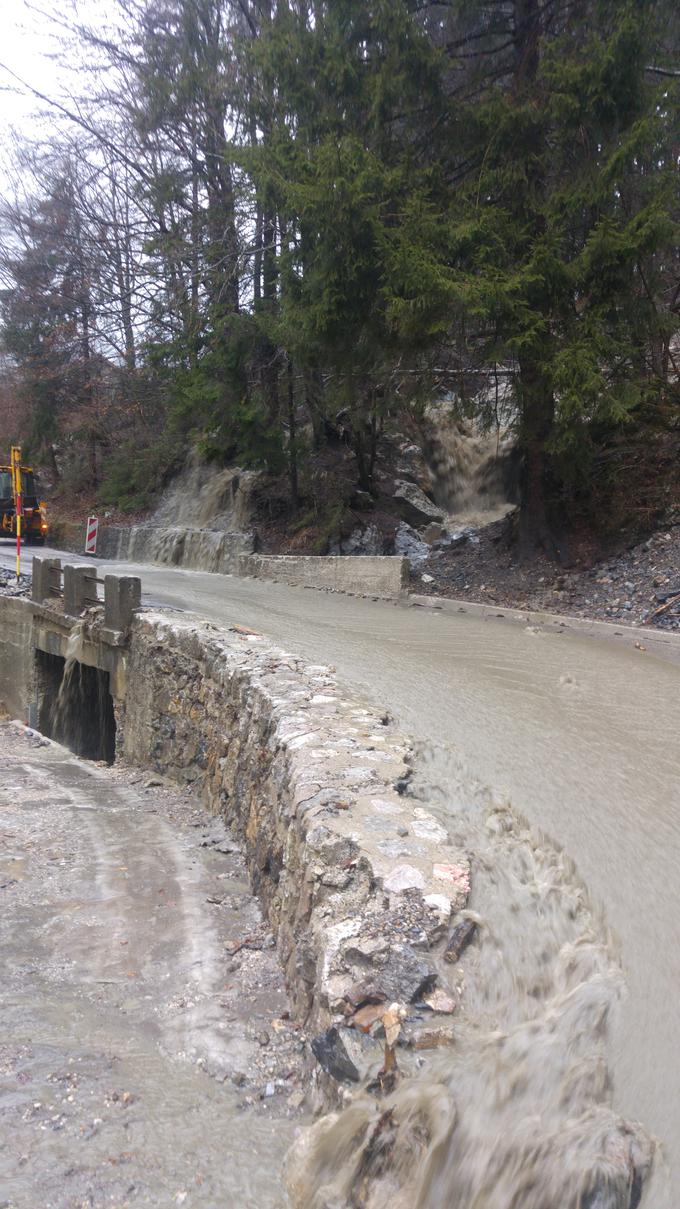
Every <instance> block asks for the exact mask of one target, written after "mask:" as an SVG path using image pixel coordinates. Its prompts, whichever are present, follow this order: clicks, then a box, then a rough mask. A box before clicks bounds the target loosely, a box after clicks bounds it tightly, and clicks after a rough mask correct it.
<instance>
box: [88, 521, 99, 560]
mask: <svg viewBox="0 0 680 1209" xmlns="http://www.w3.org/2000/svg"><path fill="white" fill-rule="evenodd" d="M98 530H99V517H97V516H88V518H87V529H86V531H85V553H86V554H96V553H97V532H98Z"/></svg>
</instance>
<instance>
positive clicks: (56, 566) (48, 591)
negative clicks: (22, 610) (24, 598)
mask: <svg viewBox="0 0 680 1209" xmlns="http://www.w3.org/2000/svg"><path fill="white" fill-rule="evenodd" d="M60 586H61V559H60V558H35V557H34V558H33V579H32V585H31V600H34V601H35V603H36V604H42V603H43V601H44V600H49V599H50V598H51V597H52V596H56V595H58V594H59V589H60Z"/></svg>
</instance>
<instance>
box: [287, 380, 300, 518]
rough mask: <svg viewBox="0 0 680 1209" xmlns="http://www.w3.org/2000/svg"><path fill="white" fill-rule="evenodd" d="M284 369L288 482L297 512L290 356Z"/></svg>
mask: <svg viewBox="0 0 680 1209" xmlns="http://www.w3.org/2000/svg"><path fill="white" fill-rule="evenodd" d="M286 361H287V364H286V370H287V376H288V482H289V484H290V502H291V505H292V507H293V510H294V511H295V512H297V509H298V506H299V503H300V498H299V490H298V464H297V421H296V417H295V382H294V379H293V362H292V361H291V359H290V357H288V358H287V359H286Z"/></svg>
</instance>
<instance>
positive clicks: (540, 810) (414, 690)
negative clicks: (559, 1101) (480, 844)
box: [0, 546, 680, 1209]
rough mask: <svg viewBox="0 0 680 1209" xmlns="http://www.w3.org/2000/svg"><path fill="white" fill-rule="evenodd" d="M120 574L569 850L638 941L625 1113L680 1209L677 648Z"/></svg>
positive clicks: (4, 558) (620, 1101) (655, 1206)
mask: <svg viewBox="0 0 680 1209" xmlns="http://www.w3.org/2000/svg"><path fill="white" fill-rule="evenodd" d="M44 553H45V554H46V555H49V554H50V553H52V552H51V551H49V550H45V551H44ZM55 553H56V552H55ZM62 557H63V558H64V559H65V560H67V561H68V560H70V561H79V562H83V561H86V560H83V559H77V558H75V557H74V556H72V555H62ZM0 562H1V563H2V564H3V565H5V566H11V565H12V551H11V548H10V547H9V546H8V547H6V548H5V550H4V551H2V550H1V548H0ZM98 565H99V566H100V567H101V566H102V564H101V563H98ZM111 569H115V570H117V571H119V572H123V571H126V572H129V573H136V574H140V575H141V576H142V581H143V587H144V601H145V603H153V604H162V605H165V606H170V607H173V608H177V609H190V610H194V611H196V612H197V613H200V614H201V615H203V616H206V617H209V618H212V619H214V620H215V621H218V622H228V623H232V622H240V623H242V624H246V625H248V626H251V627H253V628H255V629H258V630H260V631H261V632H263V633H265V634H266V635H267V636H268V637H269V638H271V639H272V640H273V641H275V642H276V643H277V644H278V645H279V646H282V647H284V648H288V649H290V650H293V651H296V652H299V653H302V654H303V655H305V656H307V657H309V658H310V659H312V660H314V661H323V662H331V663H333V664H334V665H335V666H336V668H337V671H338V674H339V676H340V678H341V679H342V680H343V681H344V682H345V683H346V684H348V685H351V686H353V688H354V689H355V690H356V691H358V692H360V693H361V694H362V695H364V696H365V697H367V698H369V699H371V700H372V701H374V702H377V703H379V704H380V705H381V706H387V707H388V708H389V709H390V710H391V712H392V713H393V714H394V716H395V718H396V719H397V720H398V722H399V723H400V725H401V726H402V727H403V728H404V729H405V730H406V731H407V732H408V733H410V734H411V735H413V736H414V738H415V740H416V742H417V744H418V745H419V747H420V760H421V762H422V764H423V765H424V766H427V768H428V775H429V776H430V778H431V779H437V778H439V779H440V782H441V784H442V788H443V790H444V792H445V794H448V795H449V797H450V800H451V802H452V803H453V802H454V801H457V802H458V804H460V798H461V795H462V796H464V795H465V794H466V793H471V792H474V791H475V790H474V789H473V786H474V785H475V783H476V784H477V785H478V784H480V783H481V784H482V785H484V786H486V787H488V788H489V790H490V791H491V792H492V793H493V794H494V795H496V796H499V797H502V798H505V799H509V800H510V801H511V803H512V805H513V807H514V809H515V810H516V811H518V812H520V813H521V814H522V815H524V816H525V817H527V818H528V819H529V820H530V822H531V823H532V824H534V825H535V826H536V827H537V828H540V829H541V830H542V831H543V832H545V833H546V834H547V835H548V836H549V837H550V838H551V839H552V840H553V841H554V842H556V843H557V844H558V845H561V846H563V847H564V849H565V850H566V851H567V853H568V854H569V855H570V856H571V857H572V858H573V860H574V861H575V863H576V866H577V869H578V873H579V875H580V877H581V878H582V879H583V881H584V882H585V884H586V886H587V887H588V888H589V891H590V893H591V895H592V897H593V898H594V900H595V901H596V903H599V904H601V905H602V906H603V908H604V910H605V913H606V919H607V922H608V924H609V925H610V927H611V928H612V929H613V932H614V935H615V937H616V938H617V943H618V945H619V946H620V953H621V959H622V962H623V966H624V969H625V974H626V979H627V984H628V995H627V1000H626V1002H625V1004H624V1007H623V1009H622V1011H621V1014H620V1018H619V1019H618V1020H617V1021H616V1022H615V1028H614V1030H613V1036H612V1042H611V1053H612V1064H613V1072H614V1095H615V1104H616V1106H617V1107H618V1108H619V1109H620V1110H621V1112H623V1113H625V1114H626V1115H627V1116H629V1117H632V1118H633V1119H636V1120H641V1121H642V1122H644V1124H645V1125H646V1126H647V1127H648V1128H649V1129H651V1130H652V1131H653V1133H654V1134H655V1135H656V1136H658V1137H659V1139H660V1140H661V1141H662V1143H663V1147H664V1163H667V1170H660V1172H658V1173H657V1178H656V1183H655V1188H654V1191H653V1193H651V1194H648V1196H647V1197H646V1199H645V1204H646V1205H649V1209H675V1204H676V1198H675V1196H674V1195H673V1192H672V1188H673V1185H675V1187H676V1188H677V1187H678V1186H680V1097H679V1096H678V1094H677V1089H678V1087H679V1086H680V1047H678V1044H677V1017H678V1008H677V1004H678V1000H679V999H680V946H679V945H678V943H677V941H678V921H679V920H680V877H679V876H678V872H679V870H680V800H679V793H678V787H679V786H680V754H679V751H678V733H679V731H680V695H679V693H678V688H679V686H680V671H679V669H678V665H677V662H676V661H675V660H674V658H673V657H672V655H673V651H674V650H675V648H674V647H672V645H671V644H668V646H667V647H665V648H664V647H662V646H659V647H657V645H656V644H655V643H652V642H650V643H649V644H648V645H647V644H645V643H642V644H640V643H639V639H638V636H637V635H636V634H634V633H633V632H625V631H624V632H623V634H622V636H621V637H620V638H617V639H614V640H606V639H604V638H595V637H590V636H587V635H584V634H581V633H578V632H574V631H569V630H568V629H565V630H563V631H562V630H558V629H546V630H542V629H540V628H537V627H533V626H525V625H523V624H521V623H514V622H509V621H501V620H495V619H493V618H489V619H482V618H480V617H478V616H475V615H472V614H469V613H467V614H462V613H461V614H453V613H448V612H436V611H431V610H423V609H419V608H414V607H404V606H397V605H394V604H388V603H384V602H380V603H376V602H372V601H367V600H360V599H353V598H352V599H350V598H348V597H343V596H334V595H327V594H324V593H321V592H319V593H317V592H314V591H309V590H304V589H295V588H288V587H284V586H281V585H273V584H266V583H264V582H261V581H255V580H240V579H237V578H234V577H231V576H215V575H209V574H205V573H202V572H193V571H182V570H176V569H168V568H161V567H151V566H143V567H132V566H128V565H126V564H121V563H117V564H111ZM636 639H638V645H637V646H636ZM641 645H642V646H644V645H647V649H640V646H641ZM662 1167H663V1164H662Z"/></svg>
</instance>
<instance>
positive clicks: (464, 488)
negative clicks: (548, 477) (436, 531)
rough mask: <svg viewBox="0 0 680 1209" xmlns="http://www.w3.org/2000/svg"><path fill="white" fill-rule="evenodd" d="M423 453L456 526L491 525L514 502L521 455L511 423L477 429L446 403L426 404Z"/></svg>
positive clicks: (437, 493)
mask: <svg viewBox="0 0 680 1209" xmlns="http://www.w3.org/2000/svg"><path fill="white" fill-rule="evenodd" d="M426 420H427V425H426V431H425V439H424V443H423V453H424V455H425V458H426V460H427V463H428V466H429V470H430V475H431V491H432V496H433V498H434V500H435V502H436V503H437V504H438V505H439V507H440V508H442V509H443V510H444V511H445V512H446V513H447V515H448V517H449V521H450V524H451V525H452V527H455V528H465V527H477V526H480V525H487V524H489V523H491V522H492V521H495V520H500V518H501V517H503V516H505V515H506V514H507V513H508V512H509V511H510V510H511V509H512V508H513V507H514V504H515V502H516V501H515V494H516V479H517V456H516V451H515V446H514V441H513V437H512V435H511V433H510V432H509V430H508V429H507V428H499V427H495V428H493V429H491V430H490V431H488V432H481V431H479V430H478V429H477V428H476V427H475V426H474V425H473V424H472V423H470V422H469V421H465V420H460V419H458V418H456V417H455V416H454V415H453V414H451V412H450V410H449V409H447V407H446V405H445V404H440V405H437V406H436V407H435V406H433V407H431V408H429V409H428V412H427V416H426Z"/></svg>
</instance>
